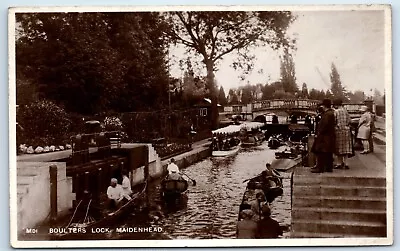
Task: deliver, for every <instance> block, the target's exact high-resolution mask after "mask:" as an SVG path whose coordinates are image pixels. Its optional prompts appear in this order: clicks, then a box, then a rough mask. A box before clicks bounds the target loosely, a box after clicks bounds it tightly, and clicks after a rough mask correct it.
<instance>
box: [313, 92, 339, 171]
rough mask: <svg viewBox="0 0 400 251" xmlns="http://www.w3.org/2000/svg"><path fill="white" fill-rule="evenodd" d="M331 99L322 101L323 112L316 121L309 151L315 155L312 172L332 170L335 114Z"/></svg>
mask: <svg viewBox="0 0 400 251" xmlns="http://www.w3.org/2000/svg"><path fill="white" fill-rule="evenodd" d="M331 105H332V104H331V100H330V99H324V100H323V101H322V105H321V106H322V108H323V113H322V115H321V120H320V121H319V122H318V126H317V134H316V137H315V141H314V144H313V146H312V149H311V151H312V152H314V153H315V154H316V155H317V165H316V166H315V168H312V169H311V172H313V173H322V172H332V169H333V153H334V152H335V114H334V111H333V110H332V108H331Z"/></svg>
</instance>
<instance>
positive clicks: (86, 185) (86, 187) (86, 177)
mask: <svg viewBox="0 0 400 251" xmlns="http://www.w3.org/2000/svg"><path fill="white" fill-rule="evenodd" d="M84 179H85V183H84V184H85V185H84V187H85V190H84V191H87V192H89V190H90V188H89V179H90V175H89V172H85V178H84Z"/></svg>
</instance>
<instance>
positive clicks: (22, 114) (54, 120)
mask: <svg viewBox="0 0 400 251" xmlns="http://www.w3.org/2000/svg"><path fill="white" fill-rule="evenodd" d="M17 121H18V124H19V125H20V126H21V128H22V129H21V130H20V133H21V134H22V135H21V136H22V137H19V140H20V141H21V143H26V144H27V145H51V144H64V143H65V142H68V134H69V129H70V127H71V121H70V119H69V117H68V114H67V113H66V112H65V110H64V109H63V108H61V107H59V106H57V105H56V104H55V103H53V102H51V101H49V100H39V101H36V102H33V103H31V104H29V105H25V106H22V107H20V108H19V109H18V113H17Z"/></svg>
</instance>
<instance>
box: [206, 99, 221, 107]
mask: <svg viewBox="0 0 400 251" xmlns="http://www.w3.org/2000/svg"><path fill="white" fill-rule="evenodd" d="M204 100H205V101H206V102H207V103H210V104H211V99H209V98H204ZM217 106H221V105H220V104H217Z"/></svg>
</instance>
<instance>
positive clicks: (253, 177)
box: [243, 173, 262, 183]
mask: <svg viewBox="0 0 400 251" xmlns="http://www.w3.org/2000/svg"><path fill="white" fill-rule="evenodd" d="M261 175H262V174H261V173H260V174H259V175H257V176H256V177H253V178H249V179H246V180H244V181H243V183H245V182H246V181H249V180H251V179H254V178H257V177H260V176H261Z"/></svg>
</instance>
